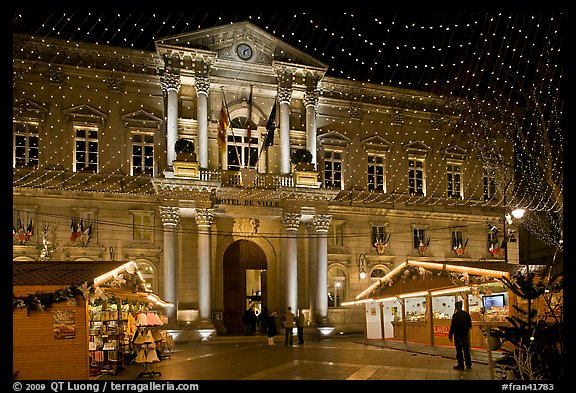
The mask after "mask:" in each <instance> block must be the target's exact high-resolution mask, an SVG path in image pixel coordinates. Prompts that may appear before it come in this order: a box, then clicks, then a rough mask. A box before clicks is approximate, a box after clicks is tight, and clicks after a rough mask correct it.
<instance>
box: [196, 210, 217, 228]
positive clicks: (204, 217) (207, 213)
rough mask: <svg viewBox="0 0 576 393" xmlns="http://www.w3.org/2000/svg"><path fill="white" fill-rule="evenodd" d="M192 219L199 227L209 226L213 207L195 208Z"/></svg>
mask: <svg viewBox="0 0 576 393" xmlns="http://www.w3.org/2000/svg"><path fill="white" fill-rule="evenodd" d="M194 219H195V220H196V225H198V226H199V227H210V226H212V223H213V222H214V209H196V215H195V216H194Z"/></svg>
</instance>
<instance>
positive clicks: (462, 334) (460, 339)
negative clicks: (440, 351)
mask: <svg viewBox="0 0 576 393" xmlns="http://www.w3.org/2000/svg"><path fill="white" fill-rule="evenodd" d="M454 306H455V307H456V311H455V312H454V315H452V322H451V323H450V332H449V333H448V339H449V340H450V342H452V337H454V346H455V347H456V360H457V361H458V364H457V365H456V366H454V369H456V370H464V364H466V368H472V360H471V359H470V329H471V328H472V319H471V318H470V314H468V313H467V312H466V311H464V310H463V309H462V302H461V301H457V302H456V303H455V304H454Z"/></svg>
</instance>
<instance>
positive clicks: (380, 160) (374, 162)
mask: <svg viewBox="0 0 576 393" xmlns="http://www.w3.org/2000/svg"><path fill="white" fill-rule="evenodd" d="M384 174H385V162H384V156H380V155H375V154H368V191H382V192H385V191H386V190H385V176H384Z"/></svg>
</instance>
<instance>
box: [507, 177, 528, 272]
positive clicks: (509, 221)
mask: <svg viewBox="0 0 576 393" xmlns="http://www.w3.org/2000/svg"><path fill="white" fill-rule="evenodd" d="M513 180H514V178H512V179H510V180H508V182H507V183H506V186H505V187H504V196H503V197H504V209H506V208H507V206H506V192H507V191H508V186H509V185H510V184H511V183H512V181H513ZM525 212H526V210H525V209H522V208H520V207H517V208H515V209H514V210H512V212H511V214H510V213H505V214H504V228H503V229H504V263H508V240H509V238H508V228H506V225H507V224H508V225H511V224H512V217H514V218H516V219H520V218H522V217H524V213H525Z"/></svg>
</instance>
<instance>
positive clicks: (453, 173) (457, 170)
mask: <svg viewBox="0 0 576 393" xmlns="http://www.w3.org/2000/svg"><path fill="white" fill-rule="evenodd" d="M461 187H462V165H460V164H448V166H447V167H446V188H447V193H448V198H458V199H460V198H462V188H461Z"/></svg>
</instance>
